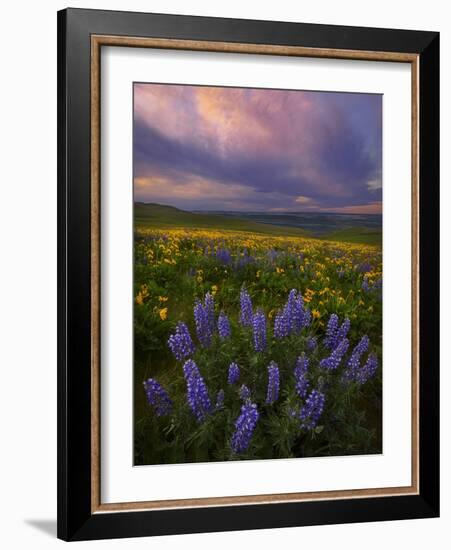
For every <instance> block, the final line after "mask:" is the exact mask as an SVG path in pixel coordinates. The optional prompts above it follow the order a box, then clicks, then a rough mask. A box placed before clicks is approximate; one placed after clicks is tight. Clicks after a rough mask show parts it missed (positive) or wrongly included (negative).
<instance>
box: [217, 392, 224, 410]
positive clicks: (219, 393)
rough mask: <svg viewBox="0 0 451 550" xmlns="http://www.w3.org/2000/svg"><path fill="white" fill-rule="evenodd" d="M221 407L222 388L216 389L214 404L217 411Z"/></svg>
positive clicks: (222, 405)
mask: <svg viewBox="0 0 451 550" xmlns="http://www.w3.org/2000/svg"><path fill="white" fill-rule="evenodd" d="M222 408H224V390H223V389H221V390H219V391H218V393H217V395H216V405H215V409H216V410H217V411H219V410H220V409H222Z"/></svg>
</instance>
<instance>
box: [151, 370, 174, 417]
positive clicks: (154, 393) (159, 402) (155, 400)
mask: <svg viewBox="0 0 451 550" xmlns="http://www.w3.org/2000/svg"><path fill="white" fill-rule="evenodd" d="M144 391H145V392H146V397H147V402H148V403H149V405H152V407H153V408H154V409H155V414H156V415H157V416H166V415H168V414H171V412H172V401H171V400H170V398H169V395H168V393H167V391H166V390H165V389H164V388H163V386H162V385H161V384H160V383H159V382H157V381H156V380H155V379H154V378H149V379H148V380H146V381H145V382H144Z"/></svg>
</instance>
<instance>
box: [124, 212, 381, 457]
mask: <svg viewBox="0 0 451 550" xmlns="http://www.w3.org/2000/svg"><path fill="white" fill-rule="evenodd" d="M344 237H345V238H348V239H351V238H358V237H359V235H356V234H355V233H354V234H352V232H351V233H349V232H348V234H347V235H345V236H344ZM367 237H369V236H368V235H367ZM338 238H340V235H338V237H337V239H338ZM341 238H343V235H341ZM381 262H382V253H381V248H380V246H377V245H376V246H375V245H374V243H373V244H372V245H367V244H362V243H349V242H343V241H342V242H340V241H338V240H337V241H335V242H333V241H329V240H323V239H311V238H309V237H308V236H307V235H305V233H304V232H303V231H301V230H296V228H294V230H293V228H285V227H280V226H279V227H274V226H269V225H266V224H260V223H253V222H249V221H246V220H240V219H237V218H230V217H227V216H216V215H208V216H207V215H202V214H191V213H188V212H182V211H180V210H177V209H175V208H171V207H165V206H158V205H142V204H137V205H136V207H135V266H134V296H135V303H134V350H135V371H134V375H135V401H134V418H135V429H134V433H135V456H134V460H135V464H158V463H182V462H201V461H218V460H220V461H224V460H240V459H262V458H280V457H303V456H330V455H347V454H361V453H379V452H381V440H382V439H381V438H382V384H381V380H382V379H381V368H380V363H381V358H382V302H381V297H382V289H381V283H382V263H381ZM249 312H250V313H249ZM181 323H182V324H181ZM335 324H336V325H337V326H335ZM182 329H183V330H182ZM183 331H186V332H183ZM182 332H183V334H184V335H185V336H183V335H182ZM186 334H188V336H187V337H186ZM182 336H183V338H182ZM367 337H368V340H366V338H367ZM187 338H188V339H187ZM231 364H236V365H237V366H238V369H239V376H238V380H234V381H231V380H230V368H231ZM149 379H150V380H151V381H149ZM146 381H147V385H146V386H145V389H146V391H144V389H143V383H144V382H146ZM243 385H244V389H243Z"/></svg>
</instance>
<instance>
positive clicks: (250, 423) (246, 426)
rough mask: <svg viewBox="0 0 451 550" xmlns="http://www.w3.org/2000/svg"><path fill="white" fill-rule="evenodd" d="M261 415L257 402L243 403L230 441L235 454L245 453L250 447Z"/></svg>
mask: <svg viewBox="0 0 451 550" xmlns="http://www.w3.org/2000/svg"><path fill="white" fill-rule="evenodd" d="M259 416H260V415H259V412H258V410H257V405H256V404H255V403H251V402H247V403H245V404H244V405H242V407H241V413H240V416H239V417H238V418H237V420H236V422H235V433H234V434H233V435H232V439H231V441H230V446H231V448H232V451H233V452H234V453H235V454H240V453H244V452H245V451H246V450H247V448H248V447H249V444H250V442H251V439H252V435H253V433H254V430H255V427H256V426H257V422H258V417H259Z"/></svg>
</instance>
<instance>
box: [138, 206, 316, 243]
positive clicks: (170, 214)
mask: <svg viewBox="0 0 451 550" xmlns="http://www.w3.org/2000/svg"><path fill="white" fill-rule="evenodd" d="M134 217H135V224H136V225H141V226H145V227H156V228H161V229H165V228H168V229H169V228H176V227H178V228H192V229H229V230H230V231H248V232H252V233H261V234H264V235H282V236H290V237H308V236H309V235H308V233H307V232H306V231H304V230H303V229H300V228H298V227H280V226H275V225H270V224H264V223H256V222H252V221H249V220H245V219H240V218H237V217H235V216H233V217H232V216H221V215H219V214H195V213H193V212H186V211H185V210H179V209H178V208H175V207H173V206H166V205H162V204H154V203H142V202H137V203H135V212H134Z"/></svg>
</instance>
